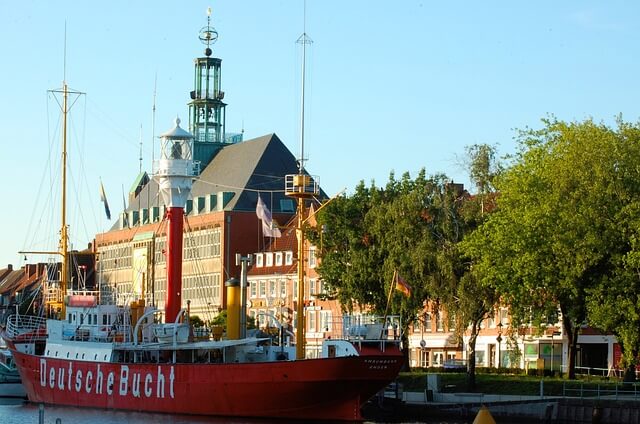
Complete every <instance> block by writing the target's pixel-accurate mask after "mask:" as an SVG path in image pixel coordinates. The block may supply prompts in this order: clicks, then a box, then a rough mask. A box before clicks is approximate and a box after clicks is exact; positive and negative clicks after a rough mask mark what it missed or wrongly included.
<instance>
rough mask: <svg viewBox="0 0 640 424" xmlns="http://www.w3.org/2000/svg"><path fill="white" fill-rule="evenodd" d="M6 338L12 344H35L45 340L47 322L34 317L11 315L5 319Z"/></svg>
mask: <svg viewBox="0 0 640 424" xmlns="http://www.w3.org/2000/svg"><path fill="white" fill-rule="evenodd" d="M6 333H7V336H8V337H9V338H10V339H11V340H12V341H14V342H35V341H39V340H45V339H46V338H47V320H46V318H44V317H41V316H36V315H21V314H12V315H9V317H8V318H7V327H6Z"/></svg>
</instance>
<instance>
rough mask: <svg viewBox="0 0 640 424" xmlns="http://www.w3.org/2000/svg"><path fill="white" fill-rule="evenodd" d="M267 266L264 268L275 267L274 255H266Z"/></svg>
mask: <svg viewBox="0 0 640 424" xmlns="http://www.w3.org/2000/svg"><path fill="white" fill-rule="evenodd" d="M264 257H265V264H264V266H273V253H265V254H264Z"/></svg>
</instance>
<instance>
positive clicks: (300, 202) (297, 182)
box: [285, 32, 318, 359]
mask: <svg viewBox="0 0 640 424" xmlns="http://www.w3.org/2000/svg"><path fill="white" fill-rule="evenodd" d="M297 43H299V44H302V93H301V108H300V109H301V113H300V157H299V159H298V173H297V174H295V175H286V176H285V194H286V195H287V196H291V197H294V198H296V200H297V214H298V217H297V223H296V237H297V241H298V246H297V248H298V264H297V271H298V281H297V288H298V303H297V305H296V316H297V321H296V359H304V357H305V319H304V301H305V293H304V265H305V250H304V249H305V238H304V223H305V200H306V199H310V198H313V197H315V196H316V195H317V194H318V178H317V177H311V176H310V175H308V174H307V173H306V171H305V169H304V161H305V158H304V106H305V99H304V91H305V73H306V63H305V62H306V49H307V44H311V43H312V40H311V39H310V38H309V37H308V36H307V33H306V32H303V33H302V35H301V36H300V37H299V38H298V40H297Z"/></svg>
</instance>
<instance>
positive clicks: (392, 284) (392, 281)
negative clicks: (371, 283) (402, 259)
mask: <svg viewBox="0 0 640 424" xmlns="http://www.w3.org/2000/svg"><path fill="white" fill-rule="evenodd" d="M397 275H398V270H394V271H393V278H392V279H391V287H389V297H388V298H387V306H386V307H385V308H384V318H383V320H382V331H381V332H380V338H381V339H382V332H383V331H384V330H385V328H384V327H385V325H386V324H387V313H388V312H389V305H390V304H391V295H392V294H393V290H394V289H395V284H396V278H397Z"/></svg>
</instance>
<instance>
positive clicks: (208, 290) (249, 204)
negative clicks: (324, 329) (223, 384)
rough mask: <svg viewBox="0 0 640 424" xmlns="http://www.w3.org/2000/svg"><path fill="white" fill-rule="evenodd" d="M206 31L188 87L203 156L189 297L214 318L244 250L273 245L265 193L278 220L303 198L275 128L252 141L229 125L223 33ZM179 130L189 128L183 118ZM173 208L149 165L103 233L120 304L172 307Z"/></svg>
mask: <svg viewBox="0 0 640 424" xmlns="http://www.w3.org/2000/svg"><path fill="white" fill-rule="evenodd" d="M200 39H201V40H202V41H203V42H205V44H206V45H207V47H206V49H205V51H204V56H202V57H199V58H196V59H195V62H194V63H195V67H194V86H193V89H192V90H191V91H190V92H189V93H188V94H189V95H188V97H189V103H188V108H189V119H188V130H189V132H190V134H191V135H192V136H193V141H194V148H193V159H194V161H195V163H196V167H195V169H193V170H189V171H190V172H193V174H194V175H196V176H197V177H196V179H195V181H194V183H193V187H192V190H191V198H189V199H188V200H187V203H186V208H185V216H186V219H185V225H184V245H183V264H182V267H183V268H182V269H183V286H182V296H183V304H188V305H189V308H190V312H191V314H192V315H198V316H200V317H201V318H202V319H203V320H211V319H213V317H215V316H216V315H217V314H218V313H219V311H220V310H222V309H223V308H225V307H226V290H224V283H225V281H226V280H228V279H229V278H231V277H239V276H240V267H239V266H238V265H237V264H236V261H235V255H236V254H241V255H248V254H251V253H254V252H257V251H260V250H261V249H262V246H264V237H263V235H262V232H261V225H260V221H259V220H258V217H257V216H256V204H257V201H258V197H259V196H260V197H261V198H262V200H263V201H264V202H265V204H266V205H267V207H268V208H269V209H270V210H271V212H272V213H273V216H274V219H275V220H276V221H278V222H287V221H288V220H289V219H290V218H291V217H292V216H293V215H294V214H295V212H296V202H295V201H294V200H293V199H291V198H290V197H287V196H286V195H285V193H284V188H285V176H286V175H288V174H295V173H297V172H298V167H297V165H298V163H297V161H296V158H295V157H294V156H293V154H292V153H291V152H290V151H289V150H288V149H287V147H286V146H285V145H284V144H283V143H282V141H281V140H280V139H279V138H278V137H277V136H276V135H275V134H269V135H265V136H262V137H258V138H255V139H251V140H243V137H242V134H229V133H227V132H226V130H225V120H226V106H227V104H226V103H224V102H223V99H224V91H223V90H222V82H221V59H219V58H215V57H212V53H213V52H212V50H211V45H212V43H213V41H215V39H217V32H216V31H215V29H213V27H211V26H210V25H208V26H207V27H205V28H204V29H203V30H202V31H201V34H200ZM172 131H173V132H180V133H181V134H183V133H184V134H186V133H187V132H186V131H185V130H183V129H182V128H181V127H180V126H179V125H177V126H176V127H175V128H173V129H172V130H170V132H172ZM157 165H158V164H154V168H156V167H157ZM165 210H166V208H165V206H164V205H163V203H162V199H161V196H159V187H158V182H156V181H155V180H154V179H153V178H152V176H150V175H149V174H148V173H146V172H140V174H139V175H138V176H137V177H136V178H135V180H134V184H133V186H132V187H131V189H130V192H129V197H128V204H127V205H126V208H125V209H124V210H123V211H122V213H121V214H120V217H119V220H118V222H117V223H116V224H115V225H114V226H113V228H111V230H110V231H108V232H105V233H103V234H98V235H97V236H96V238H95V252H96V254H97V257H98V273H99V275H100V280H101V281H102V284H103V291H104V289H105V287H111V288H112V291H113V293H112V294H113V295H114V296H115V297H116V298H117V299H118V301H119V303H122V302H128V301H134V300H139V299H144V300H145V301H146V302H147V304H153V305H155V306H156V307H157V308H158V309H163V308H164V303H165V299H166V261H165V255H164V253H165V243H166V234H165V230H166V228H164V227H159V224H160V223H161V221H162V217H163V215H164V213H165Z"/></svg>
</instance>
